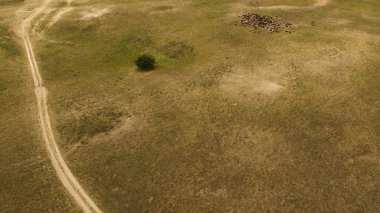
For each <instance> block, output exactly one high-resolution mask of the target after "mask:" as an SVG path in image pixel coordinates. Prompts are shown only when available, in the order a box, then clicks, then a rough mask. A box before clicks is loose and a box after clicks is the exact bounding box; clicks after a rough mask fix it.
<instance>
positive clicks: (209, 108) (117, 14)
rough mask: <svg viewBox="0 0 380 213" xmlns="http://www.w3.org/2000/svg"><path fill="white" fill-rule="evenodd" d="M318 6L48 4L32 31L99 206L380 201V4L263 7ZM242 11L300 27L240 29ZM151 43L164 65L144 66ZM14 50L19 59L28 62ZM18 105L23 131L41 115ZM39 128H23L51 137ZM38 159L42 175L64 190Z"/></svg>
mask: <svg viewBox="0 0 380 213" xmlns="http://www.w3.org/2000/svg"><path fill="white" fill-rule="evenodd" d="M312 3H313V1H311V0H310V1H296V0H294V1H292V0H287V1H277V0H273V1H248V0H239V1H236V0H235V1H232V0H218V1H216V0H208V1H206V0H182V1H174V0H157V1H141V0H131V1H122V0H119V1H117V0H107V1H99V0H98V1H96V0H94V1H88V2H87V1H74V2H73V3H72V5H71V6H67V5H66V4H65V3H64V2H62V1H56V2H54V4H53V5H52V9H53V10H52V11H51V12H50V13H49V14H46V15H44V17H43V19H42V21H41V22H40V23H38V26H39V28H38V30H37V32H36V34H35V36H34V38H35V45H36V51H37V53H38V57H37V58H38V61H39V63H40V67H41V71H42V74H43V78H44V80H45V84H46V87H47V88H48V90H49V105H50V111H51V116H52V118H53V124H54V126H55V127H54V128H55V130H56V133H57V136H58V141H59V143H60V146H61V148H62V149H63V151H64V153H65V158H66V159H67V161H68V163H69V166H70V168H72V170H73V172H74V173H75V175H77V176H78V179H79V180H80V182H81V183H82V184H83V186H84V187H85V189H86V190H87V191H88V192H89V193H90V194H91V196H92V197H93V198H94V199H95V200H96V201H97V202H98V203H99V205H100V207H101V208H102V209H104V210H105V211H107V212H143V211H145V212H146V211H148V212H235V211H236V212H249V211H254V212H265V211H266V212H378V211H380V187H379V186H380V153H379V151H380V147H379V144H378V142H379V139H380V119H379V118H380V101H379V100H380V62H379V60H378V59H379V57H380V25H379V24H378V23H379V21H380V15H379V14H380V3H379V2H378V1H377V0H365V1H360V2H358V1H354V0H333V1H332V2H331V3H330V4H328V5H327V6H326V7H320V8H316V9H314V10H310V9H301V10H265V11H258V10H256V9H255V8H254V7H255V6H263V5H277V4H281V5H296V6H305V5H310V4H312ZM66 7H70V8H71V10H70V11H69V12H67V13H66V14H64V15H63V16H62V18H61V19H59V20H58V21H57V22H56V23H55V24H54V25H52V26H50V25H49V23H51V21H50V20H52V19H54V17H55V14H57V13H58V12H57V11H59V10H62V8H66ZM243 12H257V13H260V14H263V15H271V16H279V17H281V18H282V19H283V20H286V21H288V22H291V23H293V25H294V32H293V33H285V32H281V33H267V32H261V33H253V31H252V30H249V29H246V28H243V27H241V26H236V25H235V23H236V21H238V20H239V17H238V16H240V15H242V13H243ZM97 16H98V17H97ZM91 17H95V18H91ZM36 24H37V23H36ZM48 26H50V27H48ZM7 44H9V42H7ZM15 45H16V44H15ZM6 48H11V49H12V47H5V49H6ZM144 52H148V53H151V54H153V55H155V56H156V58H157V61H158V67H157V69H156V70H154V71H151V72H140V71H138V70H137V69H136V67H135V65H134V60H135V58H136V57H137V56H138V55H139V54H141V53H144ZM21 55H22V53H21ZM14 58H15V59H12V60H13V61H10V62H9V63H11V64H12V63H13V67H15V65H16V64H20V63H17V60H21V61H22V60H24V59H23V58H22V56H17V57H16V56H15V57H14ZM7 60H10V58H9V57H8V59H7ZM5 67H7V68H8V67H9V69H10V70H15V68H13V69H12V68H11V67H10V66H4V68H3V66H2V69H5ZM17 69H21V70H22V72H21V71H20V72H17V73H16V76H19V78H20V79H21V80H19V83H18V84H17V85H19V87H20V89H19V90H20V91H24V92H20V94H18V95H17V97H19V98H20V101H21V102H23V101H24V102H26V101H25V100H27V99H26V97H29V98H31V97H32V95H31V94H32V91H28V88H29V87H28V86H27V85H26V82H27V80H26V79H28V76H27V70H26V68H25V67H21V68H20V67H17ZM9 72H10V71H9ZM12 72H14V71H12ZM28 82H29V81H28ZM29 83H30V82H29ZM2 85H3V83H2ZM5 85H6V84H5ZM0 89H1V88H0ZM14 91H16V90H14ZM1 94H2V95H3V94H5V95H7V96H6V97H7V98H8V99H4V100H3V99H2V101H1V103H3V105H6V106H8V105H7V104H9V106H8V107H6V108H5V109H4V108H2V109H1V110H4V112H3V111H1V113H2V115H3V114H4V115H7V116H10V112H13V111H12V110H17V108H15V107H14V105H16V104H10V103H11V102H8V101H6V100H12V101H15V100H18V99H17V98H15V97H13V96H12V97H10V95H11V94H10V93H3V92H2V93H1ZM8 96H9V97H8ZM31 100H32V99H31ZM29 102H30V101H29ZM29 102H28V103H29ZM17 106H19V107H20V109H18V110H19V111H22V112H23V113H17V111H15V112H14V113H17V115H18V116H24V117H22V118H21V117H20V118H19V119H17V120H22V121H23V122H25V128H22V130H23V131H26V130H28V128H31V127H32V126H33V125H32V124H33V123H35V121H34V120H33V119H31V118H30V115H31V114H32V112H33V109H32V108H27V109H24V107H25V106H29V105H27V104H25V105H22V104H17ZM28 116H29V118H28ZM9 119H14V116H12V117H10V118H9ZM1 122H5V123H4V124H3V125H2V126H3V127H5V126H4V125H5V124H8V123H9V122H7V120H5V119H2V120H1ZM28 122H29V123H28ZM19 126H20V124H17V125H15V128H16V127H19ZM7 127H8V126H7ZM33 128H34V131H32V130H33ZM33 128H31V130H30V131H27V132H26V133H25V132H20V133H19V134H20V135H21V136H22V137H27V138H34V139H33V141H34V143H29V144H28V145H30V144H33V145H34V146H35V147H41V146H40V145H41V144H39V140H38V139H39V136H38V134H37V133H38V131H37V130H35V128H36V126H33ZM13 131H16V130H13ZM28 134H32V136H33V137H32V136H28ZM12 136H13V134H12ZM21 136H20V137H21ZM29 140H31V139H29ZM5 141H8V140H5ZM19 141H20V143H21V142H23V143H22V144H23V145H25V142H24V141H23V140H22V139H21V140H19ZM4 144H7V143H5V142H4ZM2 145H3V143H2ZM15 146H16V145H15ZM20 146H21V145H20ZM18 150H19V149H18ZM37 150H39V151H38V152H39V153H40V155H41V156H42V157H44V156H45V155H44V152H43V151H41V149H37ZM6 153H12V154H13V152H11V151H6ZM1 156H3V155H1ZM21 156H22V157H25V155H23V154H21ZM1 162H5V160H2V161H1ZM43 162H44V163H46V165H47V166H46V167H45V168H44V169H43V171H44V172H45V173H46V174H50V176H47V177H49V178H50V179H49V180H45V183H49V184H56V182H57V181H56V180H54V178H53V176H52V175H51V173H49V172H51V169H50V168H49V167H48V162H45V161H43ZM37 165H38V168H40V169H41V167H40V166H41V165H45V164H37ZM32 171H33V172H35V171H37V170H32ZM6 174H7V175H9V178H10V177H12V176H11V174H10V173H9V172H8V173H6ZM45 177H46V176H45ZM11 180H12V179H9V182H11ZM45 187H46V186H45ZM58 188H59V187H56V188H55V189H57V192H56V193H54V195H56V196H57V197H58V196H63V194H59V190H58ZM8 190H9V189H8ZM47 205H48V204H47ZM62 205H63V206H62V208H67V209H70V207H72V206H71V204H70V203H68V202H66V203H65V204H62Z"/></svg>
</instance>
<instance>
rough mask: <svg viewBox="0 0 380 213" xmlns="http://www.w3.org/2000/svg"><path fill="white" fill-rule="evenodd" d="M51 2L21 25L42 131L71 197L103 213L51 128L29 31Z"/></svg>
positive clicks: (83, 207) (50, 155)
mask: <svg viewBox="0 0 380 213" xmlns="http://www.w3.org/2000/svg"><path fill="white" fill-rule="evenodd" d="M49 3H50V0H44V1H43V3H42V5H41V6H40V7H38V8H36V9H35V10H33V12H32V13H31V14H30V15H29V16H28V17H27V18H26V19H24V20H23V21H22V23H21V31H20V32H21V37H22V40H23V42H24V47H25V50H26V53H27V56H28V62H29V66H30V71H31V73H32V76H33V81H34V89H35V94H36V98H37V102H38V114H39V117H40V125H41V130H42V135H43V138H44V141H45V145H46V149H47V151H48V153H49V158H50V160H51V163H52V165H53V167H54V169H55V171H56V172H57V175H58V177H59V179H60V180H61V182H62V184H63V185H64V187H65V188H66V189H67V191H68V192H69V193H70V195H71V196H72V197H73V198H74V199H75V201H76V202H77V203H78V205H79V206H80V207H81V208H82V209H83V211H84V212H97V213H101V210H100V209H99V208H98V207H97V206H96V204H95V203H94V201H93V200H92V199H91V198H90V197H89V196H88V195H87V193H86V192H85V191H84V190H83V188H82V187H81V185H80V184H79V183H78V181H77V180H76V178H75V177H74V175H73V174H72V173H71V171H70V169H69V168H68V166H67V165H66V162H65V161H64V159H63V157H62V155H61V152H60V150H59V148H58V145H57V143H56V141H55V138H54V134H53V129H52V127H51V122H50V118H49V112H48V106H47V104H46V102H47V90H46V88H45V87H44V85H43V80H42V77H41V75H40V72H39V70H38V65H37V62H36V59H35V56H34V51H33V47H32V43H31V41H30V37H29V29H30V26H31V22H32V20H33V19H34V18H35V17H37V16H38V15H39V14H41V12H43V11H44V10H45V9H46V8H47V6H48V4H49Z"/></svg>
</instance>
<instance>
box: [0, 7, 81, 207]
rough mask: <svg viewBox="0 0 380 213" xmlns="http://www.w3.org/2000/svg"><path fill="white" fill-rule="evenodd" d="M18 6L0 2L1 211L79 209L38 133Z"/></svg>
mask: <svg viewBox="0 0 380 213" xmlns="http://www.w3.org/2000/svg"><path fill="white" fill-rule="evenodd" d="M0 3H1V1H0ZM0 5H1V4H0ZM19 6H21V5H17V4H16V5H14V6H9V5H7V6H6V7H1V6H0V10H1V12H0V61H1V63H0V103H1V107H0V118H1V119H0V135H1V137H0V212H79V209H77V207H76V206H75V204H74V203H73V202H72V201H71V200H70V198H69V197H67V195H66V193H65V192H64V190H63V187H62V186H61V184H60V182H59V181H58V179H57V178H56V176H55V172H54V170H53V168H52V167H51V166H50V162H49V159H48V157H47V153H46V152H45V149H44V144H43V142H42V138H41V136H40V134H39V133H40V131H39V126H38V120H37V119H38V117H37V112H36V108H35V106H36V103H35V101H34V93H33V92H34V91H33V84H32V82H31V76H30V73H29V71H28V67H27V63H26V60H25V59H26V58H25V56H24V52H23V49H22V46H21V44H20V43H19V42H18V41H19V40H18V39H19V38H18V37H17V35H16V34H15V31H14V30H15V29H14V23H16V22H17V19H16V16H15V11H16V10H17V9H18V8H19Z"/></svg>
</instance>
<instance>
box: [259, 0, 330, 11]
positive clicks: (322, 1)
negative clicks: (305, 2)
mask: <svg viewBox="0 0 380 213" xmlns="http://www.w3.org/2000/svg"><path fill="white" fill-rule="evenodd" d="M328 3H330V0H316V1H315V2H314V4H313V5H310V6H286V5H275V6H263V7H256V8H257V9H262V10H295V9H297V10H299V9H315V8H317V7H323V6H326V5H327V4H328Z"/></svg>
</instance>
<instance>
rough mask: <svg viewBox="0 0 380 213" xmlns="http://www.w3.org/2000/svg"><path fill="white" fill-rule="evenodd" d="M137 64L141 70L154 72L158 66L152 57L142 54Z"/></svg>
mask: <svg viewBox="0 0 380 213" xmlns="http://www.w3.org/2000/svg"><path fill="white" fill-rule="evenodd" d="M135 64H136V66H137V67H138V68H139V69H140V70H152V69H154V66H155V64H156V59H155V58H154V56H152V55H149V54H142V55H140V56H139V57H138V58H137V59H136V61H135Z"/></svg>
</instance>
